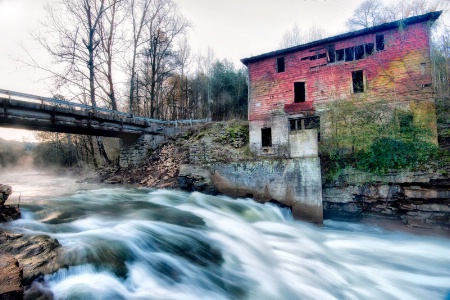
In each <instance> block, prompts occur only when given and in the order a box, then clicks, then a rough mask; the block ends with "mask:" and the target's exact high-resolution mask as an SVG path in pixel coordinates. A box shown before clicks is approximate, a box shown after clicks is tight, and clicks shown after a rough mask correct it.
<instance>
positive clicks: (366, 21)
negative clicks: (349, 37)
mask: <svg viewBox="0 0 450 300" xmlns="http://www.w3.org/2000/svg"><path fill="white" fill-rule="evenodd" d="M384 9H385V7H384V5H383V3H382V2H381V1H380V0H365V1H363V2H362V3H361V4H360V5H359V6H358V7H357V8H356V9H355V11H354V12H353V16H352V17H351V18H350V19H348V20H347V27H348V28H349V29H350V30H357V29H361V28H368V27H372V26H375V25H377V24H380V23H383V21H384V20H383V17H382V16H383V13H384Z"/></svg>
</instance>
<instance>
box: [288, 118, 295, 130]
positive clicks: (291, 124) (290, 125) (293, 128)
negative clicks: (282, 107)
mask: <svg viewBox="0 0 450 300" xmlns="http://www.w3.org/2000/svg"><path fill="white" fill-rule="evenodd" d="M289 129H290V130H291V131H295V130H297V124H296V122H295V120H289Z"/></svg>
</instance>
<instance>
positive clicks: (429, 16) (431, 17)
mask: <svg viewBox="0 0 450 300" xmlns="http://www.w3.org/2000/svg"><path fill="white" fill-rule="evenodd" d="M441 14H442V11H434V12H429V13H426V14H424V15H420V16H414V17H409V18H406V19H402V20H398V21H393V22H390V23H384V24H380V25H377V26H374V27H370V28H364V29H360V30H357V31H352V32H347V33H344V34H340V35H336V36H333V37H328V38H325V39H322V40H318V41H314V42H310V43H307V44H302V45H298V46H294V47H290V48H286V49H281V50H275V51H272V52H267V53H263V54H260V55H256V56H252V57H247V58H243V59H241V62H242V63H243V64H244V65H246V66H247V65H248V64H249V63H251V62H255V61H258V60H262V59H265V58H270V57H275V56H281V55H286V54H289V53H292V52H297V51H300V50H304V49H307V48H313V47H317V46H320V45H323V44H330V43H335V42H338V41H341V40H345V39H348V38H354V37H358V36H361V35H366V34H369V33H375V32H379V31H384V30H389V29H394V28H398V27H400V26H405V25H411V24H416V23H422V22H428V21H431V22H435V21H436V20H437V19H438V18H439V17H440V15H441Z"/></svg>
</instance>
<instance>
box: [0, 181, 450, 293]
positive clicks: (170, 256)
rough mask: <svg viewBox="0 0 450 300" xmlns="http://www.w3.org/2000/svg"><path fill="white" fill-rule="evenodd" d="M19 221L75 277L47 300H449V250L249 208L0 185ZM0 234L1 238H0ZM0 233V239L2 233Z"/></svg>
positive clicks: (150, 194)
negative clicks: (60, 253)
mask: <svg viewBox="0 0 450 300" xmlns="http://www.w3.org/2000/svg"><path fill="white" fill-rule="evenodd" d="M0 182H3V183H7V184H11V185H13V188H14V190H15V191H16V192H15V193H14V194H13V195H14V197H12V200H11V201H13V202H17V200H18V194H20V193H19V191H21V192H22V193H21V209H22V219H20V220H17V221H14V222H11V223H10V224H8V225H6V227H7V229H8V230H13V231H16V232H24V233H26V234H42V233H44V234H48V235H50V236H51V237H54V238H56V239H58V241H59V242H60V243H61V245H62V246H63V247H64V249H65V250H66V252H65V253H66V254H65V257H64V258H63V259H66V260H67V261H68V262H76V264H77V266H75V267H70V268H68V269H61V270H59V271H58V272H56V273H55V274H51V275H47V276H45V282H43V283H40V285H41V286H42V288H48V289H50V290H51V291H52V293H53V294H54V295H55V297H56V298H57V299H258V300H259V299H450V239H445V238H438V237H427V236H425V237H424V236H416V235H410V234H405V233H399V232H393V231H384V230H382V229H380V228H377V227H368V226H365V225H361V224H351V223H344V222H332V221H327V222H325V226H324V228H318V227H316V226H313V225H309V224H305V223H301V222H295V221H293V220H292V217H291V215H290V213H289V212H288V211H286V210H282V209H280V208H278V207H275V206H272V205H261V204H258V203H255V202H253V201H251V200H249V199H232V198H228V197H224V196H219V197H214V196H207V195H203V194H200V193H187V192H182V191H170V190H151V189H133V188H124V187H114V186H99V185H97V186H96V185H89V184H76V183H75V181H74V180H73V179H70V178H58V177H54V176H49V175H45V174H34V173H28V174H21V175H20V176H19V174H16V175H14V174H8V175H7V176H6V175H5V174H3V175H1V176H0ZM0 229H1V228H0ZM3 229H5V228H3Z"/></svg>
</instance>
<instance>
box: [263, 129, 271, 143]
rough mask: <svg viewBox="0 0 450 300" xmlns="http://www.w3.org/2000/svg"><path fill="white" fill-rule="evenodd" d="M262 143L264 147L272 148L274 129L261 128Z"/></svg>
mask: <svg viewBox="0 0 450 300" xmlns="http://www.w3.org/2000/svg"><path fill="white" fill-rule="evenodd" d="M261 141H262V146H263V147H272V128H270V127H269V128H261Z"/></svg>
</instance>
